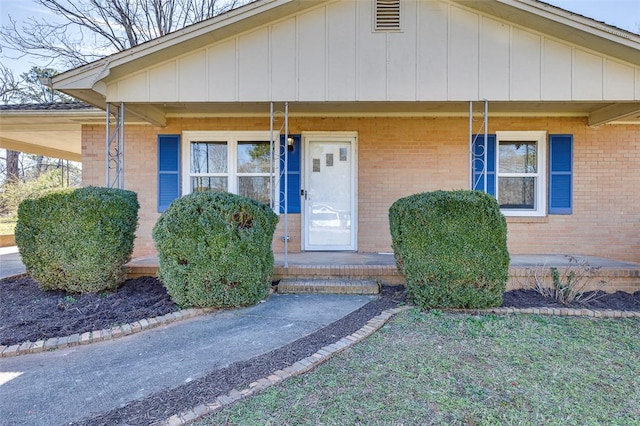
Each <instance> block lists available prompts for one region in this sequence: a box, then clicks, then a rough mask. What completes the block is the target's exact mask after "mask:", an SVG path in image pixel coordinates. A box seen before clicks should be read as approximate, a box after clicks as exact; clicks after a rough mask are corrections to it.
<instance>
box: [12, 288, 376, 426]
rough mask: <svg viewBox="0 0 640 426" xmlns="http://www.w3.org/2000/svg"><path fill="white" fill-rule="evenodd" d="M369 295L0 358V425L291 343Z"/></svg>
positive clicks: (120, 399) (85, 407) (283, 304)
mask: <svg viewBox="0 0 640 426" xmlns="http://www.w3.org/2000/svg"><path fill="white" fill-rule="evenodd" d="M373 299H374V297H372V296H345V295H278V294H274V295H272V296H271V297H269V299H268V300H267V301H266V302H265V303H261V304H259V305H256V306H253V307H250V308H243V309H237V310H233V311H226V312H223V313H219V314H217V315H216V314H211V315H205V316H202V317H198V318H193V319H190V320H185V321H182V322H179V323H174V324H170V325H167V326H163V327H160V328H155V329H152V330H149V331H146V332H142V333H137V334H134V335H130V336H127V337H123V338H120V339H116V340H112V341H106V342H100V343H95V344H91V345H86V346H75V347H72V348H68V349H59V350H55V351H52V352H44V353H38V354H30V355H22V356H18V357H13V358H2V359H0V413H1V414H0V425H7V426H8V425H63V424H68V423H69V422H72V421H77V420H80V419H82V418H85V417H88V416H95V415H97V414H100V413H103V412H106V411H109V410H112V409H114V408H117V407H120V406H123V405H125V404H127V403H128V402H130V401H133V400H137V399H141V398H144V397H147V396H149V395H151V394H153V393H155V392H158V391H160V390H163V389H167V388H174V387H177V386H180V385H182V384H184V383H187V382H189V381H191V380H194V379H197V378H199V377H202V376H204V375H206V374H207V373H208V372H210V371H212V370H216V369H219V368H224V367H226V366H228V365H229V364H232V363H234V362H237V361H240V360H246V359H249V358H252V357H255V356H258V355H261V354H264V353H266V352H269V351H271V350H273V349H276V348H279V347H281V346H284V345H286V344H288V343H291V342H293V341H295V340H297V339H299V338H301V337H304V336H306V335H309V334H311V333H313V332H314V331H316V330H318V329H320V328H322V327H325V326H326V325H328V324H330V323H332V322H334V321H336V320H338V319H340V318H342V317H343V316H345V315H347V314H349V313H350V312H352V311H354V310H356V309H358V308H360V307H361V306H363V305H364V304H366V303H368V302H369V301H371V300H373Z"/></svg>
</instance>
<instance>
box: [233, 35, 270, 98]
mask: <svg viewBox="0 0 640 426" xmlns="http://www.w3.org/2000/svg"><path fill="white" fill-rule="evenodd" d="M269 45H270V43H269V29H268V28H261V29H259V30H257V31H254V32H252V33H249V34H246V35H243V36H242V37H240V38H239V39H238V89H239V90H238V97H239V100H240V101H266V100H269V93H270V90H269Z"/></svg>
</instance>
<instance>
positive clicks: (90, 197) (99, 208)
mask: <svg viewBox="0 0 640 426" xmlns="http://www.w3.org/2000/svg"><path fill="white" fill-rule="evenodd" d="M139 208H140V206H139V204H138V198H137V195H136V193H135V192H132V191H125V190H120V189H109V188H98V187H86V188H78V189H73V190H71V189H69V190H57V191H52V192H49V193H47V194H45V195H43V196H41V197H38V198H33V199H26V200H24V201H22V202H21V203H20V206H19V207H18V222H17V224H16V229H15V236H16V245H17V246H18V248H19V250H20V255H21V256H22V261H23V263H24V265H25V267H26V270H27V272H28V273H29V274H30V275H31V276H32V277H33V278H34V279H35V280H36V281H38V282H39V283H40V286H41V287H42V288H43V289H44V290H64V291H67V292H70V293H93V292H99V291H104V290H113V289H115V288H117V287H118V286H119V285H120V284H122V283H123V282H124V279H125V273H124V271H123V265H124V264H125V263H127V262H128V261H129V260H130V259H131V253H132V252H133V241H134V238H135V231H136V228H137V226H138V210H139Z"/></svg>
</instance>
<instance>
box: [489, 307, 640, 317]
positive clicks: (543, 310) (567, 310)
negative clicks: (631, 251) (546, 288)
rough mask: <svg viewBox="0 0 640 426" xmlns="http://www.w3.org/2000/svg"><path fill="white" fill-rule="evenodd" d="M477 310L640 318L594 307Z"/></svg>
mask: <svg viewBox="0 0 640 426" xmlns="http://www.w3.org/2000/svg"><path fill="white" fill-rule="evenodd" d="M477 312H484V313H491V314H536V315H555V316H561V317H595V318H640V312H634V311H612V310H606V311H596V310H592V309H573V308H492V309H484V310H481V311H477Z"/></svg>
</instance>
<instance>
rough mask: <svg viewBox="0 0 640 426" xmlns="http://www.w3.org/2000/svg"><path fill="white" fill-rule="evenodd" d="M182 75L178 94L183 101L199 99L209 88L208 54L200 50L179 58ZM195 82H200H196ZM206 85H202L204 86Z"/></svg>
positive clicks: (179, 80)
mask: <svg viewBox="0 0 640 426" xmlns="http://www.w3.org/2000/svg"><path fill="white" fill-rule="evenodd" d="M178 69H179V70H180V76H179V79H178V96H179V97H180V99H181V100H183V101H187V102H188V101H197V100H199V99H200V98H202V92H203V91H205V92H206V90H207V86H208V84H207V83H208V79H207V54H206V51H205V50H199V51H197V52H196V53H194V54H192V55H188V56H185V57H182V58H180V59H179V60H178ZM194 82H196V83H199V84H194ZM203 85H204V86H205V87H202V86H203Z"/></svg>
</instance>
